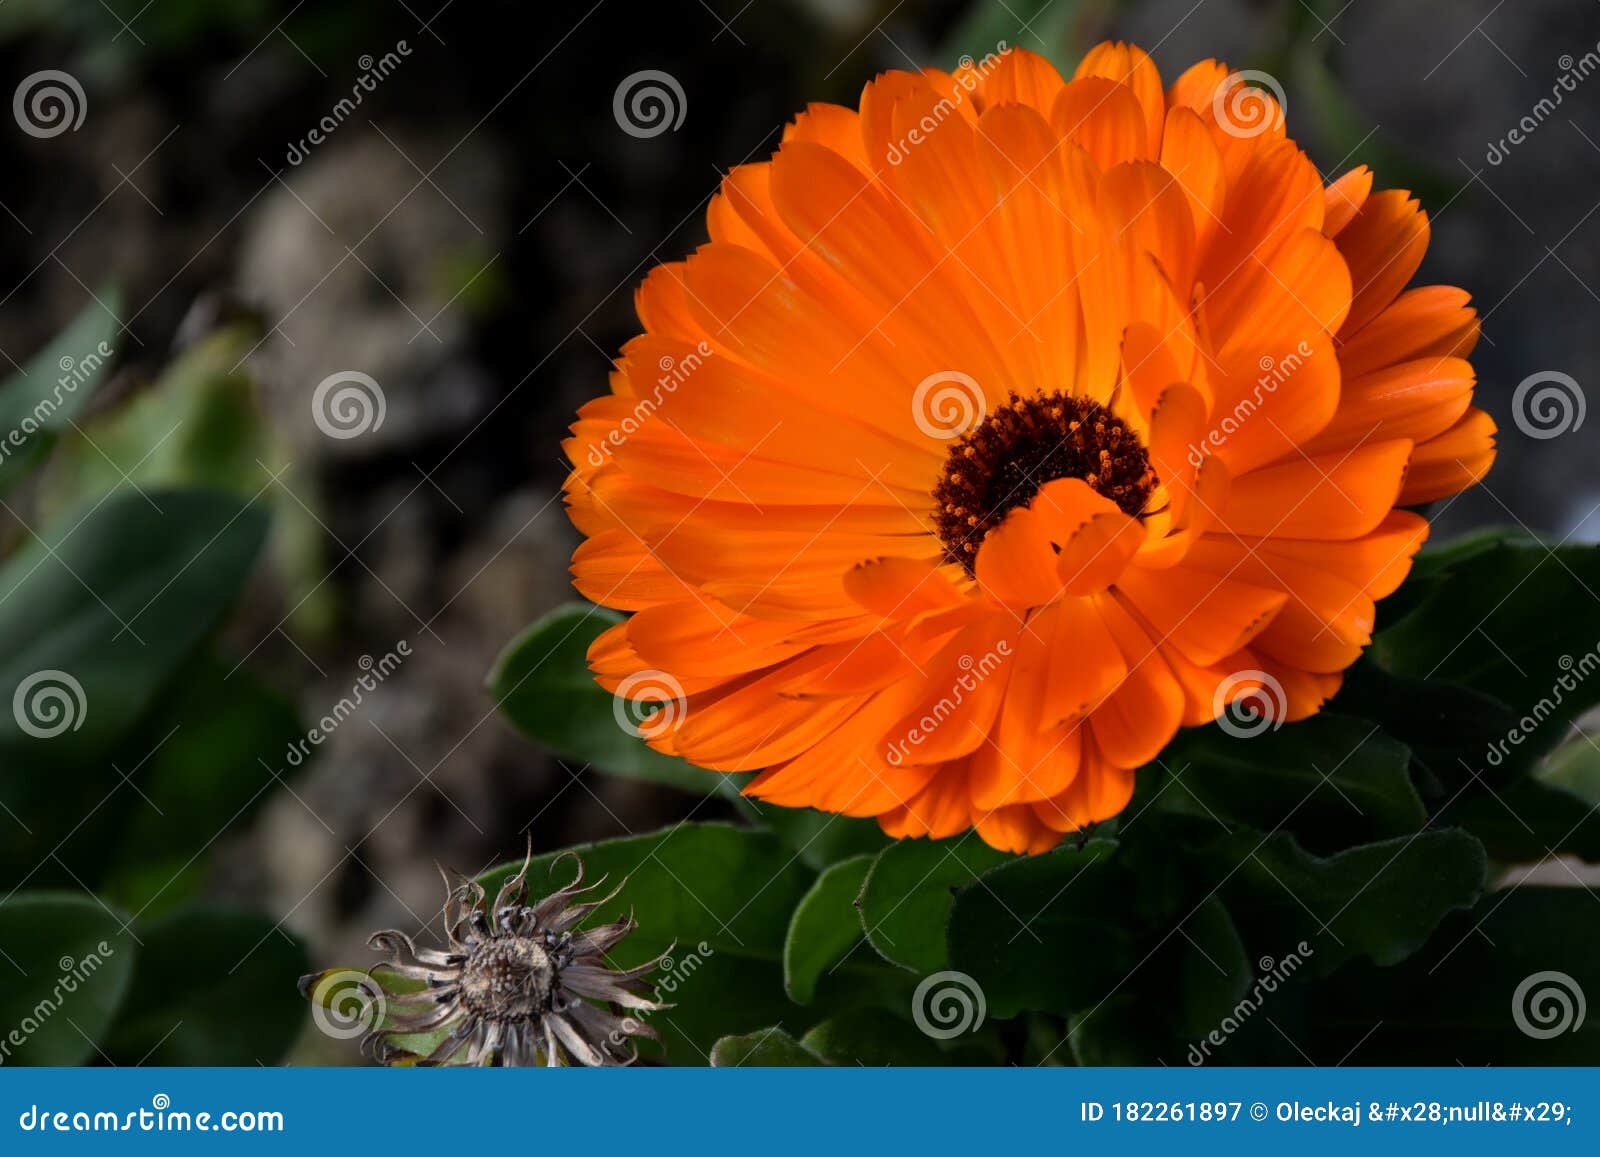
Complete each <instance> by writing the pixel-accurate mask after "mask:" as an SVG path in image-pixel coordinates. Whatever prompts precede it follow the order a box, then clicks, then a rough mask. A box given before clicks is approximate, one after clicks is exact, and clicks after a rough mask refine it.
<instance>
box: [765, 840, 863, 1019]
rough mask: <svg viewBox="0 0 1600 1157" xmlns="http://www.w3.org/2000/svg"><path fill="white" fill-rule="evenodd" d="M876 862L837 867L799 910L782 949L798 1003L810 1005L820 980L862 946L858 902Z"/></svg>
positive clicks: (786, 982)
mask: <svg viewBox="0 0 1600 1157" xmlns="http://www.w3.org/2000/svg"><path fill="white" fill-rule="evenodd" d="M872 861H873V857H872V856H856V857H854V858H853V859H849V860H841V861H840V862H839V863H837V864H834V865H833V866H832V867H830V868H828V869H827V870H825V871H824V872H823V873H822V874H821V875H820V876H818V877H817V882H816V883H815V884H813V885H811V891H809V892H807V893H806V895H805V898H804V899H803V900H801V901H800V903H799V905H798V906H797V907H796V908H795V910H794V916H793V918H792V919H791V920H790V921H789V935H788V938H787V939H786V940H785V941H784V945H783V986H784V990H785V991H787V992H788V994H789V998H790V999H791V1000H793V1001H794V1002H795V1003H797V1004H810V1003H811V998H812V997H813V996H815V995H816V991H817V978H818V977H819V976H821V975H822V973H823V972H824V971H825V970H827V969H830V968H832V967H833V966H834V965H836V964H838V963H839V962H840V961H841V960H843V959H845V958H846V957H847V956H848V955H849V953H850V950H851V949H852V948H854V947H855V946H856V944H857V943H858V942H859V941H860V940H861V935H862V934H861V914H860V913H859V912H858V911H857V910H856V900H857V898H858V897H859V896H860V895H861V887H862V885H863V884H864V883H866V879H867V870H868V869H869V868H871V867H872Z"/></svg>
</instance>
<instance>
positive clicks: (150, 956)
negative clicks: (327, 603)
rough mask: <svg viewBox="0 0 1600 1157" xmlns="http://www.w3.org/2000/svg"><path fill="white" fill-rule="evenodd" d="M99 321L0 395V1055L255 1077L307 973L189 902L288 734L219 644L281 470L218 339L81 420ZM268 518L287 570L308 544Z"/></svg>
mask: <svg viewBox="0 0 1600 1157" xmlns="http://www.w3.org/2000/svg"><path fill="white" fill-rule="evenodd" d="M118 300H119V299H118V296H117V295H116V294H115V293H107V294H102V295H100V297H99V302H97V304H94V305H92V306H90V307H89V309H87V310H86V311H85V312H84V314H83V315H82V316H81V317H79V318H78V319H77V321H75V322H74V323H73V324H72V325H71V326H69V327H68V329H67V330H66V331H64V332H63V334H62V335H61V336H60V337H59V338H58V339H57V340H56V341H54V342H52V343H51V344H50V345H49V346H48V347H47V348H46V349H45V350H44V351H42V352H41V353H40V354H39V355H37V356H36V357H35V358H34V359H33V360H32V361H30V362H29V364H28V365H27V366H26V367H25V368H24V369H23V371H22V372H21V373H19V374H18V375H16V376H15V377H13V378H12V379H10V380H8V381H6V382H5V383H3V384H0V420H4V421H5V422H6V423H8V424H9V425H8V426H7V427H6V428H5V429H4V430H0V439H5V443H4V444H5V445H6V447H7V449H8V450H10V451H12V453H11V455H10V456H9V457H8V458H7V459H5V460H4V462H0V482H3V483H4V484H7V485H8V486H9V487H10V488H11V490H12V493H11V495H10V496H9V498H8V499H7V501H6V509H7V511H8V513H9V514H10V515H11V517H12V520H13V521H14V522H15V523H17V524H18V525H19V526H20V527H21V528H22V529H23V534H22V536H21V538H20V539H19V540H18V541H17V542H16V543H15V544H14V546H13V548H12V549H11V550H10V551H9V552H8V553H7V554H6V556H5V557H4V558H3V559H0V656H3V657H0V690H3V691H4V693H5V695H6V696H7V697H8V701H9V702H8V706H9V708H10V709H9V710H7V711H4V712H0V803H3V805H4V810H5V818H4V820H3V823H4V824H5V825H6V826H7V828H8V830H7V835H6V839H5V840H4V841H3V842H0V888H3V889H4V892H3V894H0V951H3V952H4V953H5V954H6V956H7V958H8V959H10V960H11V962H12V963H13V964H15V965H17V966H18V969H19V972H20V979H13V980H12V981H10V982H8V984H7V986H6V988H5V992H4V994H3V996H0V1030H3V1031H4V1032H7V1033H10V1032H15V1035H16V1037H17V1038H19V1039H21V1041H22V1043H21V1044H20V1045H12V1046H11V1047H10V1049H9V1052H10V1055H9V1056H8V1058H7V1059H8V1060H9V1061H10V1062H11V1063H19V1062H20V1063H37V1064H77V1063H84V1062H87V1063H113V1064H138V1063H189V1064H253V1063H257V1062H262V1063H272V1062H274V1061H276V1060H278V1059H280V1058H281V1057H282V1056H283V1055H284V1054H285V1052H286V1051H287V1050H288V1048H289V1046H290V1044H291V1043H292V1042H293V1040H294V1038H295V1036H296V1035H297V1034H298V1032H299V1031H300V1028H301V1026H302V1025H303V1023H304V1016H303V1006H302V1005H301V1004H300V1002H299V1001H298V999H297V998H296V997H295V995H294V992H293V987H292V986H293V981H294V978H295V976H297V975H298V974H299V973H300V972H303V971H304V968H305V951H304V948H303V947H302V945H301V944H300V943H299V942H298V941H297V940H296V939H295V938H294V937H293V936H291V935H289V934H287V933H286V932H284V931H282V930H281V929H280V928H279V927H278V926H277V924H276V922H275V921H274V920H273V919H271V918H270V917H267V916H265V915H262V914H258V913H250V912H229V911H218V910H215V909H213V908H209V907H202V906H199V905H198V904H197V902H196V897H197V895H198V893H199V892H200V891H201V890H202V888H203V887H204V885H205V882H206V879H207V867H208V853H209V851H210V850H211V849H212V848H213V847H214V846H215V844H216V843H217V841H218V839H219V838H221V837H222V836H224V835H226V834H227V832H228V831H229V830H231V829H233V828H236V827H237V826H238V825H239V824H241V823H242V822H244V821H246V820H247V819H248V818H249V817H250V816H251V815H252V814H253V813H254V811H255V810H256V809H258V808H259V807H260V806H261V804H262V803H263V802H264V801H265V800H266V799H267V798H269V797H270V794H271V792H272V791H274V790H276V789H277V788H278V787H279V786H280V785H281V783H282V776H283V774H284V772H285V771H287V770H288V769H287V768H286V767H285V765H284V763H283V753H284V752H285V750H286V749H287V747H288V745H289V744H291V743H292V742H294V741H295V740H296V739H298V738H299V737H300V736H301V735H303V733H304V729H303V727H302V725H301V723H300V721H299V719H298V716H297V713H296V711H295V709H294V707H293V706H292V704H290V703H289V702H288V701H287V700H286V699H285V698H284V697H283V696H282V695H280V694H279V693H278V692H276V691H275V690H273V689H272V688H270V687H269V686H267V685H266V684H265V683H263V682H262V681H261V680H259V679H257V678H256V677H255V676H254V675H252V674H251V673H249V672H248V671H245V670H243V669H242V668H240V666H239V664H238V663H237V661H236V660H234V659H232V658H230V657H227V656H226V655H225V653H224V651H223V650H222V648H221V644H220V641H219V635H220V633H221V631H222V629H223V627H224V626H225V624H226V623H227V621H228V620H229V618H230V617H231V615H232V611H233V608H234V607H235V606H236V604H237V603H238V602H239V600H240V598H241V596H242V595H243V593H244V591H245V589H246V587H247V585H248V584H249V583H250V581H251V579H252V576H253V575H254V573H255V572H256V569H257V567H258V564H259V563H260V561H261V559H262V556H263V553H264V551H265V550H266V548H267V544H268V542H269V540H273V539H274V530H273V526H274V522H275V517H274V515H275V511H274V506H275V505H278V504H277V499H276V496H275V495H274V494H272V493H271V487H270V479H271V471H272V465H271V464H272V463H273V462H275V461H277V460H278V458H279V456H278V454H277V453H276V451H275V450H274V449H273V447H272V445H271V440H270V437H269V436H268V434H267V433H266V428H265V426H264V424H263V423H262V422H261V420H260V416H259V413H258V411H257V409H256V405H255V401H254V396H253V389H254V387H253V383H252V382H251V381H250V379H249V378H248V377H247V376H246V375H243V374H240V373H238V372H236V371H234V370H231V369H230V368H228V367H229V366H231V365H232V364H234V362H235V361H236V359H237V355H238V353H239V351H240V349H241V348H242V346H241V344H240V343H241V341H242V340H243V339H242V337H241V335H239V334H237V333H227V332H224V333H221V334H217V335H214V336H213V337H211V338H209V339H207V340H206V341H203V342H201V343H200V344H199V345H197V346H196V347H194V348H193V349H191V350H190V351H188V352H187V353H186V354H184V355H183V356H182V357H181V358H180V359H179V360H178V361H177V362H176V363H175V364H174V365H173V366H172V367H171V368H170V369H169V370H168V371H167V372H166V373H165V374H163V375H162V376H161V377H160V379H159V380H158V381H157V382H155V383H154V384H153V385H152V386H151V387H150V388H149V389H147V390H146V391H144V392H142V393H135V394H134V395H133V396H132V397H131V398H123V399H119V400H118V402H117V403H114V404H112V405H110V406H108V407H104V408H102V409H100V410H99V412H97V413H96V412H94V411H93V407H92V406H91V404H90V403H91V402H92V401H94V400H95V394H96V391H97V390H98V389H99V387H100V386H101V385H102V384H103V383H104V381H105V380H106V379H107V377H108V375H109V373H110V370H111V367H112V363H113V361H114V351H113V350H112V349H111V347H112V346H113V345H114V343H115V341H116V337H117V333H118V331H119V328H120V326H119V323H118V320H117V317H116V314H115V312H114V310H115V308H117V305H116V303H117V302H118ZM102 303H103V304H102ZM13 432H15V434H16V435H17V436H15V437H13ZM276 513H277V514H278V515H279V517H278V518H277V519H276V522H277V526H278V530H277V538H276V540H275V541H276V543H277V548H276V553H278V554H279V555H280V557H281V558H282V559H283V560H285V562H286V563H288V564H290V565H292V563H293V561H294V560H295V559H296V558H303V557H304V553H303V552H304V551H305V549H306V544H307V543H308V542H310V541H311V536H310V535H309V534H308V533H307V532H306V530H305V529H304V528H301V529H300V530H299V531H298V532H297V531H296V530H295V529H294V523H293V520H292V519H289V520H286V519H283V518H282V517H281V515H282V513H283V510H282V507H281V505H278V510H277V511H276ZM297 551H299V552H301V553H299V554H297V553H296V552H297ZM5 1039H7V1040H10V1039H11V1038H9V1037H7V1038H5Z"/></svg>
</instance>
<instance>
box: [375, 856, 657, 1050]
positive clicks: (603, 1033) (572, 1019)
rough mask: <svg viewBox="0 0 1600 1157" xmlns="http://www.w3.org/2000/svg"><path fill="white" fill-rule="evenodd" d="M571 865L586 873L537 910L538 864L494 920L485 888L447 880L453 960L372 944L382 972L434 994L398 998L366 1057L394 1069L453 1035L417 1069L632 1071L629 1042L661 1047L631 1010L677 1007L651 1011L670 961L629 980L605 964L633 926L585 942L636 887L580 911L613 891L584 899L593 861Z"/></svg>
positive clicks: (403, 946) (499, 901)
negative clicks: (599, 912) (413, 1048)
mask: <svg viewBox="0 0 1600 1157" xmlns="http://www.w3.org/2000/svg"><path fill="white" fill-rule="evenodd" d="M567 855H569V856H571V857H572V859H574V860H575V861H577V865H578V873H577V876H576V877H575V878H574V879H573V881H572V883H570V884H568V885H567V886H566V887H565V888H562V889H561V890H560V891H558V892H555V893H553V894H551V895H549V896H547V897H545V898H544V899H542V900H540V901H539V902H538V903H536V904H531V905H530V904H529V903H527V899H528V883H527V877H528V860H524V861H523V864H522V868H521V870H520V871H518V872H517V874H516V875H515V876H512V877H511V878H510V879H509V880H507V881H506V882H505V883H504V884H503V885H502V886H501V888H500V891H499V893H498V895H496V896H495V900H494V905H493V907H492V908H491V907H488V906H486V905H485V903H484V900H485V893H484V890H483V887H482V885H480V884H478V883H476V882H475V881H473V880H468V879H461V880H458V881H457V882H456V883H455V884H454V885H450V882H449V880H448V879H447V880H446V884H447V886H448V887H449V891H448V894H447V896H446V898H445V931H446V934H447V935H448V937H449V940H450V943H449V946H448V947H447V948H445V949H443V950H440V949H433V948H418V947H417V946H416V945H415V944H413V943H412V941H411V938H410V937H409V936H407V935H405V934H404V933H402V932H396V931H387V932H378V933H376V934H375V935H373V937H372V939H371V940H370V941H368V943H369V944H370V945H371V946H372V947H373V948H375V949H378V950H379V951H383V952H388V953H389V954H390V957H389V961H388V963H387V964H386V965H384V966H383V967H386V968H388V969H390V970H392V971H393V972H395V973H397V974H398V975H400V976H403V977H407V978H410V979H413V980H421V981H424V982H425V983H426V985H427V987H425V988H422V989H419V990H417V991H416V992H413V993H406V994H403V995H400V996H393V997H390V998H389V1001H388V1011H389V1017H388V1020H387V1022H386V1023H385V1024H384V1025H383V1026H382V1027H380V1028H377V1029H375V1030H374V1031H372V1032H370V1033H368V1034H367V1036H366V1037H365V1039H364V1040H363V1041H362V1046H363V1047H364V1048H367V1049H368V1050H369V1051H371V1052H372V1054H373V1056H374V1057H375V1058H376V1059H377V1060H378V1061H379V1062H388V1061H390V1060H393V1059H394V1058H395V1056H396V1053H397V1051H403V1050H397V1049H396V1047H395V1038H398V1037H404V1036H410V1035H412V1034H416V1033H434V1032H440V1031H443V1030H446V1029H448V1032H447V1033H446V1035H445V1037H444V1038H443V1039H442V1040H441V1041H440V1042H439V1043H438V1044H437V1045H436V1046H435V1047H434V1048H433V1050H432V1051H431V1052H429V1053H428V1054H427V1055H426V1056H425V1057H423V1058H422V1059H421V1060H420V1061H419V1062H418V1063H419V1064H423V1065H446V1064H467V1065H478V1064H494V1065H535V1064H540V1063H543V1064H545V1065H549V1066H556V1065H563V1064H571V1063H574V1062H575V1063H578V1064H584V1065H626V1064H631V1063H632V1062H633V1061H634V1060H635V1059H636V1058H637V1056H638V1051H637V1049H636V1047H635V1046H634V1044H633V1042H632V1041H631V1040H630V1038H632V1037H648V1038H651V1039H659V1038H658V1037H657V1034H656V1032H655V1030H654V1029H652V1028H651V1027H650V1026H649V1025H646V1024H644V1023H643V1022H642V1021H641V1020H640V1019H639V1018H638V1017H636V1016H631V1015H628V1014H627V1013H625V1012H624V1011H623V1010H628V1012H651V1011H655V1010H657V1009H661V1008H666V1007H668V1006H667V1005H663V1004H658V1003H656V1001H654V1000H653V999H652V996H653V995H654V987H653V985H652V984H651V983H650V981H648V980H646V979H645V977H646V976H647V975H648V974H649V973H650V972H651V971H653V970H654V969H655V967H656V965H657V963H658V962H659V960H660V958H659V957H657V958H656V959H654V960H650V961H647V962H646V963H644V964H641V965H639V966H638V967H636V968H631V969H627V970H617V969H613V968H612V967H611V966H610V965H609V964H608V963H607V962H606V953H607V952H608V951H609V950H610V949H611V948H613V947H614V946H615V945H616V944H617V943H618V942H619V941H621V940H622V939H623V937H625V936H627V935H628V933H630V932H632V931H633V930H634V928H635V927H636V926H637V925H636V924H635V923H634V921H633V918H632V917H631V916H630V917H627V918H625V919H622V920H618V921H616V922H614V923H611V924H602V925H600V926H599V927H596V928H590V929H586V930H583V931H578V930H576V929H577V925H578V924H580V923H582V922H583V920H584V919H585V918H586V917H588V916H589V915H590V914H591V913H593V912H594V911H595V910H596V909H597V908H599V907H600V906H601V905H602V904H605V903H606V902H608V901H610V900H611V899H613V898H615V897H616V895H617V893H618V892H620V891H621V890H622V888H623V886H625V885H626V884H627V881H626V880H624V881H623V882H622V884H619V885H618V886H617V888H616V889H614V890H613V891H612V892H611V893H610V894H609V895H606V896H603V897H601V898H599V899H585V900H582V902H581V903H580V902H578V901H579V900H580V898H582V897H585V896H588V895H590V894H592V893H593V892H594V891H595V890H596V889H598V888H599V887H600V886H601V885H602V884H604V883H605V880H604V879H603V878H602V879H601V880H600V881H598V882H596V883H594V884H591V885H589V886H588V887H582V886H581V885H582V884H583V861H582V860H581V859H579V858H578V857H577V856H576V855H575V854H573V853H570V852H569V853H567ZM530 858H531V854H530ZM561 858H562V859H565V858H567V857H566V856H563V857H561ZM556 862H557V863H558V864H559V863H560V862H561V861H560V860H557V861H556ZM601 1005H605V1006H606V1007H601Z"/></svg>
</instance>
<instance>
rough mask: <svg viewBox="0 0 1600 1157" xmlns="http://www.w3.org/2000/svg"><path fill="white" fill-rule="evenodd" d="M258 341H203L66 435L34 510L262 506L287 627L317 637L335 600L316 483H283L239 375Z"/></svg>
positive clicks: (280, 453)
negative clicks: (180, 501) (116, 497)
mask: <svg viewBox="0 0 1600 1157" xmlns="http://www.w3.org/2000/svg"><path fill="white" fill-rule="evenodd" d="M258 336H259V335H258V334H257V333H256V331H255V327H253V326H250V325H244V324H240V325H233V326H229V327H227V328H224V329H220V330H218V331H216V332H214V333H212V334H210V335H208V336H207V337H205V338H204V339H202V340H201V341H199V342H196V343H195V344H194V345H192V346H190V347H189V348H188V349H186V350H185V351H184V352H183V353H182V354H181V355H180V356H179V357H178V358H177V360H176V361H174V362H173V363H172V364H171V365H169V366H168V367H167V368H166V369H165V370H164V371H163V372H162V374H161V376H160V378H159V379H157V380H156V381H155V382H154V383H153V384H151V385H150V386H149V388H147V389H145V390H143V391H141V392H140V393H139V394H138V395H136V396H135V397H134V398H132V399H131V400H130V401H128V402H126V403H124V404H122V405H119V406H117V407H115V408H114V409H111V410H108V411H106V412H104V413H100V414H96V415H94V416H92V417H91V418H89V419H87V420H86V421H85V422H83V423H81V429H78V430H73V431H71V432H69V433H67V434H65V435H64V437H63V439H62V443H61V446H60V449H59V450H58V451H57V452H56V454H55V455H54V457H53V458H52V460H51V464H50V469H49V470H47V471H46V472H45V474H44V476H43V477H42V478H41V479H40V486H39V498H38V501H39V509H40V512H41V515H42V516H43V517H44V518H45V519H46V520H47V521H48V520H50V519H52V518H54V517H57V516H61V515H65V514H66V513H67V511H68V510H70V509H71V508H73V507H84V508H86V507H88V506H89V505H91V504H92V503H93V502H94V500H95V499H98V498H100V497H101V496H103V495H105V494H108V493H110V492H111V491H113V490H117V489H120V488H122V487H124V486H127V485H137V486H140V487H142V488H144V489H146V490H149V489H152V488H155V487H164V488H178V487H184V488H201V489H207V490H220V491H223V492H225V493H228V494H233V495H236V496H238V497H239V498H242V499H245V500H248V501H256V500H259V501H260V502H261V503H263V504H264V505H266V506H267V507H268V508H269V509H271V511H272V513H273V535H272V543H271V554H272V560H273V564H274V566H275V567H276V568H277V570H278V572H279V573H280V575H281V578H282V581H283V583H284V585H285V587H286V590H285V595H284V598H285V602H286V603H288V604H289V605H290V606H291V608H292V610H291V612H290V618H291V625H292V626H294V627H298V628H301V629H304V630H307V631H310V632H312V633H317V632H323V631H326V630H327V629H328V628H329V626H330V625H331V623H332V619H333V616H334V613H335V606H334V604H335V599H334V597H333V594H332V592H331V590H330V588H329V586H328V584H327V583H326V582H325V581H324V576H325V575H326V574H327V569H328V568H327V566H326V565H325V563H324V559H323V555H324V547H323V539H324V535H325V531H324V530H323V528H322V526H321V525H319V523H318V519H317V516H316V515H315V514H314V513H313V510H314V509H315V507H316V506H317V502H318V500H317V496H316V492H315V484H314V482H313V481H311V480H309V479H305V478H302V479H299V480H294V479H290V480H288V481H284V480H283V475H284V473H285V472H286V470H287V467H288V464H289V463H288V453H287V451H286V450H285V449H284V447H283V445H282V444H281V442H280V440H279V439H278V438H277V437H276V436H275V434H274V432H273V429H272V427H271V424H270V423H269V422H268V420H267V418H266V415H265V414H264V412H263V411H262V407H261V404H260V402H259V399H258V394H257V389H256V383H255V381H254V379H253V378H252V377H251V375H250V374H249V373H247V372H245V371H243V370H240V369H238V368H237V367H238V365H239V363H240V362H241V361H242V360H243V359H244V357H245V355H246V354H247V353H248V352H249V351H250V349H251V347H252V346H254V345H255V344H256V341H257V339H258Z"/></svg>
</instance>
